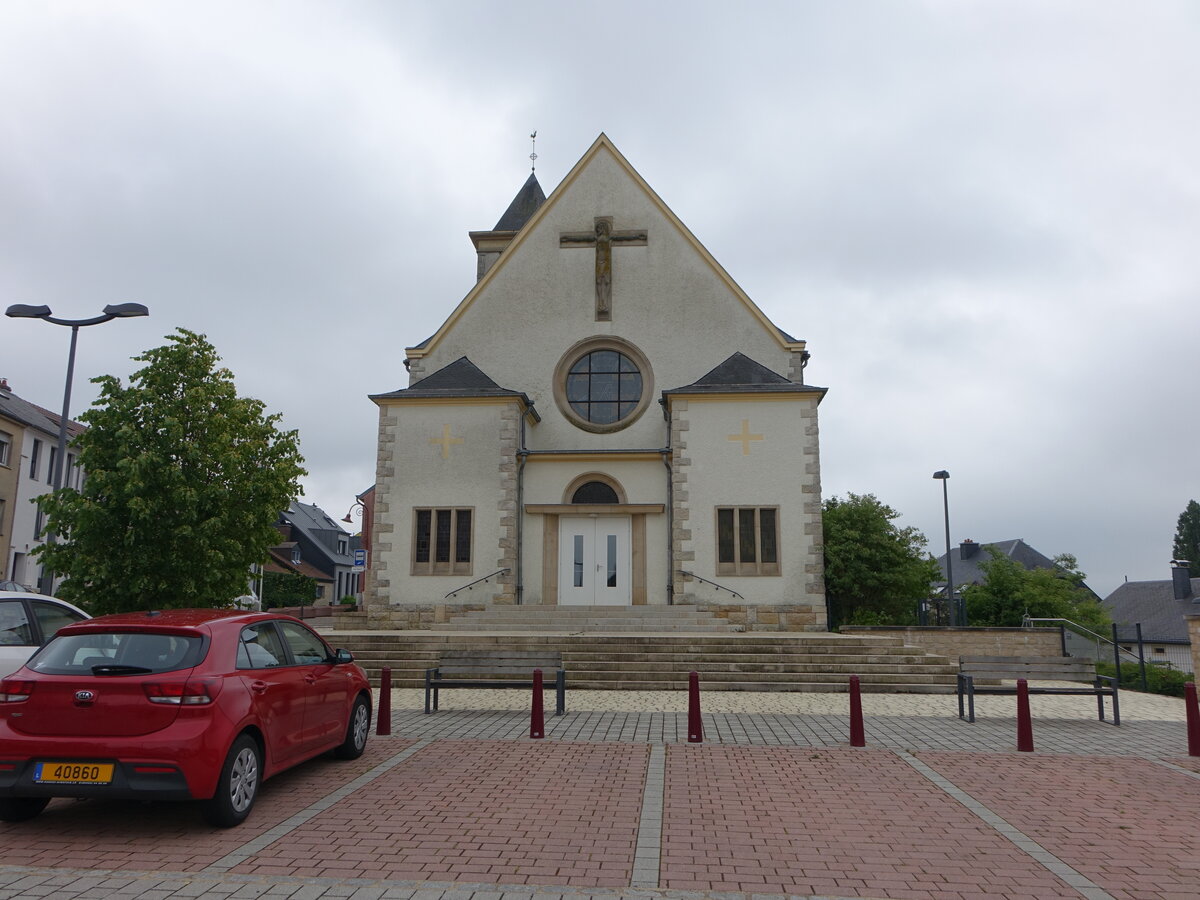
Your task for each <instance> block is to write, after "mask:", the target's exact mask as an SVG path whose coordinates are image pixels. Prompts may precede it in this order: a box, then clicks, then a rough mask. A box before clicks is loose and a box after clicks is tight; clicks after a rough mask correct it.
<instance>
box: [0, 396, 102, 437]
mask: <svg viewBox="0 0 1200 900" xmlns="http://www.w3.org/2000/svg"><path fill="white" fill-rule="evenodd" d="M0 416H5V417H7V418H9V419H12V420H13V421H14V422H20V423H21V424H22V425H26V426H28V427H30V428H36V429H37V430H38V431H44V432H45V433H46V434H52V435H54V434H58V425H59V422H61V421H62V416H61V415H59V414H58V413H54V412H51V411H50V410H48V409H44V408H42V407H40V406H38V405H37V404H35V403H30V402H29V401H28V400H22V399H21V398H20V397H18V396H17V395H16V394H14V393H13V392H12V391H11V390H8V389H5V388H0ZM84 428H85V426H84V425H82V424H81V423H79V422H76V421H75V420H74V419H68V420H67V434H68V435H69V436H71V437H74V436H75V435H77V434H79V433H80V432H82V431H83V430H84Z"/></svg>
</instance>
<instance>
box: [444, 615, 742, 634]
mask: <svg viewBox="0 0 1200 900" xmlns="http://www.w3.org/2000/svg"><path fill="white" fill-rule="evenodd" d="M494 624H496V626H497V628H520V629H522V630H524V631H539V632H542V634H562V632H564V631H565V632H568V634H578V632H587V631H599V630H602V631H606V632H612V631H637V632H642V634H644V632H647V631H664V632H667V634H689V632H691V634H726V635H727V634H730V629H728V626H727V625H721V624H720V623H715V622H674V620H673V622H655V620H653V619H580V620H578V622H577V623H546V622H528V623H518V622H503V623H494ZM480 628H481V625H480V624H479V623H463V622H449V623H446V624H444V625H436V626H434V628H431V629H430V631H437V632H451V634H452V632H460V631H468V632H469V631H479V630H480Z"/></svg>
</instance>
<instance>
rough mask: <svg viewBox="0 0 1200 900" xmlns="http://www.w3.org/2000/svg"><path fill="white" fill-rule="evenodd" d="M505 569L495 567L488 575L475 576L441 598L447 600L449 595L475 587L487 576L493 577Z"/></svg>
mask: <svg viewBox="0 0 1200 900" xmlns="http://www.w3.org/2000/svg"><path fill="white" fill-rule="evenodd" d="M507 571H508V569H497V570H496V571H495V572H492V573H490V574H488V575H484V576H483V577H482V578H476V579H475V580H474V581H472V582H471V583H470V584H464V585H463V586H462V587H457V588H455V589H454V590H452V591H451V592H450V593H448V594H447V595H446V596H445V597H443V598H442V599H443V600H449V599H450V598H451V597H453V596H454V595H455V594H457V593H458V592H459V591H469V590H471V588H473V587H475V585H477V584H479V583H481V582H484V581H487V580H488V579H489V578H495V577H496V576H497V575H503V574H504V573H505V572H507Z"/></svg>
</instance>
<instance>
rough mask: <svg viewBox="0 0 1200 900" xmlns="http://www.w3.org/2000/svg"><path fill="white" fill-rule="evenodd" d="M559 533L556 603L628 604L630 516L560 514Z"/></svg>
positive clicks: (629, 601) (588, 604) (581, 604)
mask: <svg viewBox="0 0 1200 900" xmlns="http://www.w3.org/2000/svg"><path fill="white" fill-rule="evenodd" d="M558 527H559V532H558V602H559V604H560V605H562V606H606V605H609V606H621V605H625V606H628V605H629V604H630V603H631V602H632V597H633V593H632V591H631V590H630V573H631V567H630V555H629V517H628V516H624V517H622V516H563V517H561V518H560V519H559V526H558Z"/></svg>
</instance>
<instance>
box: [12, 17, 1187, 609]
mask: <svg viewBox="0 0 1200 900" xmlns="http://www.w3.org/2000/svg"><path fill="white" fill-rule="evenodd" d="M1197 47H1200V5H1198V4H1196V3H1195V2H1194V0H1181V2H1152V3H1129V2H1125V0H1122V2H1104V0H1079V2H1054V0H1033V2H1014V0H996V2H983V0H979V2H969V3H968V2H949V0H947V2H936V0H929V2H890V3H883V2H837V3H834V2H821V3H818V2H797V0H792V2H774V3H766V2H763V3H749V2H748V3H744V4H729V3H727V2H721V3H710V2H696V0H689V2H679V3H674V2H671V3H668V2H658V3H649V2H622V0H605V2H603V3H589V4H572V3H561V2H560V3H544V4H542V3H526V2H512V0H510V2H506V3H496V2H481V3H474V2H453V3H436V4H434V3H430V4H410V3H400V2H367V0H348V2H339V3H332V2H328V3H308V2H296V0H289V2H261V0H257V2H256V0H238V2H228V3H227V2H217V0H205V2H203V3H196V2H167V0H144V2H135V3H125V2H113V0H105V2H96V0H88V2H81V3H67V2H54V0H33V2H19V0H5V2H4V3H0V306H8V305H9V304H11V303H32V304H41V303H45V304H48V305H50V306H51V307H52V308H53V310H54V312H55V314H56V315H61V316H65V317H72V318H83V317H87V316H91V315H94V314H96V313H98V312H99V310H100V309H101V308H102V307H103V306H104V305H105V304H108V303H119V302H125V301H137V302H141V303H145V304H146V305H147V306H149V307H150V311H151V316H150V318H146V319H132V320H125V321H116V322H111V323H109V324H106V325H102V326H99V327H96V328H90V329H85V330H83V331H81V333H80V341H79V353H78V360H77V366H76V382H75V400H74V403H73V404H72V413H73V414H74V415H78V414H79V413H80V412H82V411H83V409H84V408H85V407H86V406H87V405H88V404H89V403H90V402H91V401H92V400H93V399H94V398H95V396H96V391H95V387H94V386H93V385H91V384H89V383H88V379H89V378H91V377H93V376H95V375H99V374H102V373H108V374H113V375H117V376H120V377H122V378H124V377H126V376H127V375H128V374H129V373H130V372H131V371H132V370H133V369H134V368H135V365H134V364H133V363H132V362H131V361H130V357H132V356H134V355H136V354H138V353H140V352H141V351H143V350H145V349H147V348H149V347H152V346H156V345H158V344H161V343H163V340H162V339H163V336H164V335H166V334H168V333H170V332H172V331H173V330H174V329H175V328H177V327H186V328H189V329H192V330H195V331H199V332H202V333H204V334H206V335H208V337H209V339H210V340H211V341H212V342H213V343H214V344H215V345H216V347H217V349H218V351H219V352H220V353H221V355H222V357H223V358H224V362H225V364H226V365H228V366H229V368H231V369H232V370H233V372H234V373H235V376H236V378H237V383H238V387H239V390H240V391H241V392H242V393H243V394H249V395H251V396H255V397H258V398H259V399H261V400H263V401H264V402H265V403H266V405H267V408H268V409H269V410H270V411H277V412H281V413H283V416H284V422H285V424H286V426H287V427H289V428H296V429H298V430H299V432H300V437H301V443H302V448H303V452H304V455H305V457H306V459H307V467H308V469H309V472H310V474H309V476H308V478H307V479H306V480H305V488H306V494H305V497H304V500H305V501H307V502H311V503H317V504H318V505H320V506H321V507H323V508H324V509H325V510H326V511H327V512H328V513H329V514H330V515H331V516H333V517H334V518H340V517H341V516H342V515H344V514H345V512H346V510H347V508H348V507H349V506H350V505H351V503H352V502H353V500H354V496H355V494H357V493H359V492H360V491H362V490H364V489H365V488H366V487H368V486H369V485H370V484H371V483H372V482H373V481H374V465H375V432H376V420H377V408H376V407H375V406H374V404H372V403H371V402H370V401H369V400H367V395H368V394H370V393H379V392H386V391H390V390H395V389H397V388H400V387H405V386H406V385H407V379H406V376H405V371H404V368H403V365H402V361H403V358H404V352H403V348H404V347H405V346H410V345H412V344H415V343H417V342H419V341H420V340H422V339H424V338H425V337H427V336H428V335H430V334H432V333H433V332H434V331H435V330H436V329H437V328H438V326H439V325H440V324H441V322H442V321H443V320H444V319H445V317H446V316H447V315H448V314H449V313H450V312H451V310H453V308H454V307H455V305H456V304H457V303H458V301H459V300H460V299H462V297H463V296H464V294H465V293H466V292H467V291H468V290H469V289H470V287H471V286H472V284H473V282H474V277H475V257H474V251H473V248H472V246H471V244H470V241H469V240H468V238H467V232H468V231H470V230H484V229H488V228H491V226H492V225H493V224H494V223H495V222H496V220H497V219H498V218H499V216H500V214H501V213H502V212H503V211H504V209H505V207H506V206H507V204H508V202H509V201H510V200H511V199H512V197H513V195H514V194H515V193H516V192H517V190H518V188H520V186H521V184H522V182H523V181H524V180H525V178H526V176H527V174H528V171H529V159H528V155H529V152H530V143H529V133H530V132H531V131H533V130H534V129H537V131H538V141H537V154H538V159H537V175H538V178H539V180H540V181H541V183H542V186H543V187H544V188H545V190H546V192H547V193H549V192H550V191H551V190H552V189H553V188H554V187H555V186H556V185H557V184H558V182H559V181H560V180H561V179H562V177H563V176H564V175H565V174H566V173H567V171H569V169H570V168H571V166H572V165H574V163H575V162H576V161H577V160H578V159H579V157H580V156H581V155H582V154H583V153H584V151H585V150H586V149H587V148H588V146H589V145H590V144H591V143H592V141H593V140H594V139H595V138H596V136H597V135H598V134H599V133H600V132H601V131H603V132H606V133H607V134H608V135H609V137H610V138H612V139H613V141H614V142H615V143H616V145H617V147H618V148H619V149H620V150H621V151H622V153H624V154H625V156H626V157H627V158H628V159H629V161H630V162H631V163H632V164H633V166H634V167H635V168H636V169H637V170H638V171H639V172H640V173H641V174H642V175H643V176H644V177H645V178H646V180H647V181H648V182H649V183H650V185H651V186H652V187H653V188H654V189H655V190H656V191H657V192H658V194H659V195H660V196H661V197H662V198H663V200H664V201H665V202H666V203H667V204H668V205H669V206H670V207H671V208H672V209H673V210H674V211H675V212H676V214H678V215H679V216H680V218H681V219H682V220H683V222H684V223H685V224H686V225H687V226H688V227H689V228H690V229H691V230H692V231H693V233H694V234H695V235H696V236H697V238H698V239H699V240H700V241H701V242H702V243H704V244H705V246H707V247H708V249H709V250H710V251H711V252H712V253H713V254H714V256H715V257H716V258H717V260H718V261H719V262H720V263H721V264H722V265H723V266H724V267H725V268H726V270H728V272H729V273H730V274H731V276H732V277H733V278H734V279H735V280H736V281H738V283H739V284H741V286H742V287H743V288H744V289H745V290H746V291H747V292H748V293H749V295H750V296H751V297H752V298H753V299H754V300H755V302H757V303H758V305H759V306H760V307H761V308H762V309H763V310H764V311H765V312H766V314H767V315H768V316H770V317H771V318H772V319H773V320H774V321H775V322H776V324H778V325H779V326H780V327H781V328H783V329H784V330H785V331H787V332H789V333H790V334H792V335H795V336H796V337H799V338H803V339H805V340H807V341H808V348H809V350H810V351H811V352H812V354H813V358H812V362H811V364H810V365H809V368H808V372H807V378H808V380H809V382H810V383H813V384H819V385H822V386H827V387H828V388H829V394H828V396H827V397H826V399H825V401H824V403H823V404H822V405H821V410H820V416H821V454H822V468H823V489H824V495H825V496H826V497H829V496H832V495H835V494H837V495H842V496H844V495H845V494H846V493H847V492H855V493H874V494H875V495H876V496H878V497H879V498H880V499H881V500H883V501H884V502H885V503H888V504H890V505H891V506H893V507H895V508H896V509H898V510H899V511H901V512H902V513H903V517H902V519H901V520H900V521H901V524H906V525H915V526H916V527H918V528H919V529H920V530H921V531H922V532H924V533H925V534H926V535H927V536H928V537H929V540H930V549H931V550H932V551H934V553H935V554H939V553H941V552H942V551H943V550H944V545H945V536H944V525H943V514H942V491H941V485H940V484H939V482H937V481H934V480H933V479H932V478H931V475H932V473H933V472H934V470H936V469H942V468H945V469H948V470H949V471H950V473H951V478H950V482H949V491H950V527H951V538H952V540H953V541H954V542H956V543H957V542H958V541H959V540H961V539H964V538H973V539H975V540H977V541H998V540H1006V539H1009V538H1018V537H1020V538H1024V539H1025V540H1026V541H1027V542H1028V543H1030V544H1031V545H1033V546H1034V547H1035V548H1037V549H1038V550H1040V551H1041V552H1043V553H1045V554H1047V555H1051V556H1053V555H1055V554H1058V553H1063V552H1068V553H1073V554H1075V555H1076V556H1077V557H1078V559H1079V563H1080V566H1081V567H1082V568H1083V570H1084V571H1085V572H1087V573H1088V574H1089V584H1090V585H1091V586H1092V587H1093V588H1094V589H1095V590H1097V591H1098V592H1099V593H1101V594H1102V595H1107V594H1108V593H1109V592H1110V591H1112V590H1113V589H1114V588H1115V587H1116V586H1117V585H1118V584H1120V583H1121V581H1122V580H1123V579H1124V578H1125V577H1126V576H1128V578H1129V579H1130V580H1146V579H1160V578H1167V577H1169V573H1168V571H1167V567H1168V560H1169V559H1170V556H1171V541H1172V537H1173V534H1174V530H1175V522H1176V518H1177V517H1178V515H1179V513H1180V512H1181V511H1182V510H1183V508H1184V506H1185V505H1186V503H1187V501H1188V500H1189V499H1191V498H1198V499H1200V467H1198V465H1197V460H1198V458H1200V414H1198V412H1197V410H1198V403H1197V399H1198V398H1197V393H1198V391H1197V373H1198V371H1200V369H1198V365H1197V364H1198V361H1200V353H1198V344H1197V337H1198V335H1200V303H1198V302H1197V301H1198V294H1200V265H1198V262H1200V118H1198V116H1200V52H1197ZM68 340H69V331H68V330H67V329H65V328H52V327H51V326H48V325H45V324H44V323H40V322H35V321H30V320H17V319H6V318H0V375H2V376H5V377H7V378H8V379H9V382H10V384H11V386H12V388H13V390H14V391H15V392H16V393H17V394H18V395H19V396H21V397H23V398H25V399H26V400H29V401H32V402H34V403H38V404H40V405H42V406H46V407H49V408H51V409H58V408H59V406H60V405H61V397H62V387H63V377H64V372H65V365H66V356H67V348H68ZM509 387H516V388H518V389H519V388H520V386H519V385H509ZM355 528H357V524H356V525H355Z"/></svg>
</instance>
